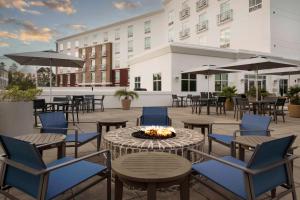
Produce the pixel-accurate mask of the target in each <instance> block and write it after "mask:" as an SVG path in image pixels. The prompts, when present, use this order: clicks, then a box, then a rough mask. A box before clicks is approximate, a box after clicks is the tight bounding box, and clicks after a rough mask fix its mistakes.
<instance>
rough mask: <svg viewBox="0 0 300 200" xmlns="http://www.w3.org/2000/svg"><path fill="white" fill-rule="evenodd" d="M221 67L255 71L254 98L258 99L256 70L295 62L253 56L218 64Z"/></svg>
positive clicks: (285, 65) (292, 65)
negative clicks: (222, 64) (221, 64)
mask: <svg viewBox="0 0 300 200" xmlns="http://www.w3.org/2000/svg"><path fill="white" fill-rule="evenodd" d="M220 67H221V68H223V69H236V70H244V71H255V72H256V77H255V79H256V80H255V82H256V100H258V80H257V79H258V70H264V69H276V68H285V67H297V64H294V63H289V62H286V61H284V60H282V59H278V58H266V57H261V56H258V57H254V58H249V59H243V60H240V61H237V62H233V63H230V64H226V65H224V66H220Z"/></svg>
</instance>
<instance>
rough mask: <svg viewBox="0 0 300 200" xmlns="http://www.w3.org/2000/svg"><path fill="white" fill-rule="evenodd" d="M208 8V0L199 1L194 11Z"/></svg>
mask: <svg viewBox="0 0 300 200" xmlns="http://www.w3.org/2000/svg"><path fill="white" fill-rule="evenodd" d="M206 7H208V0H199V1H197V3H196V11H197V12H199V11H201V10H203V9H204V8H206Z"/></svg>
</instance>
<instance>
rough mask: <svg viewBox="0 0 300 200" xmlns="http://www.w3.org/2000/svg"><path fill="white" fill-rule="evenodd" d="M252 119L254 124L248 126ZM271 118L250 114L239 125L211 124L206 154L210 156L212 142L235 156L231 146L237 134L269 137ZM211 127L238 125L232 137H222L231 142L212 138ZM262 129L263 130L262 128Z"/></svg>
mask: <svg viewBox="0 0 300 200" xmlns="http://www.w3.org/2000/svg"><path fill="white" fill-rule="evenodd" d="M251 118H253V120H254V121H253V122H254V123H256V124H250V123H249V122H248V121H249V119H250V120H251ZM271 120H272V118H271V117H269V116H260V115H251V114H244V115H243V118H242V121H241V123H238V122H233V123H218V122H216V123H213V124H211V128H210V129H209V132H208V153H209V154H210V153H211V151H212V141H214V142H217V143H219V144H222V145H224V146H227V147H229V148H230V149H231V155H235V147H234V146H233V145H234V144H233V140H234V138H235V137H236V136H237V134H238V133H240V135H263V136H270V132H271V130H270V129H269V125H270V123H271ZM261 121H265V124H262V125H257V123H258V122H261ZM213 125H230V126H232V125H238V126H239V127H240V129H239V130H235V131H234V132H233V135H231V136H228V135H223V137H224V138H226V139H227V140H230V141H231V142H223V141H222V140H218V139H216V138H214V137H212V135H213V133H212V128H213ZM262 127H263V128H262ZM217 135H222V134H217Z"/></svg>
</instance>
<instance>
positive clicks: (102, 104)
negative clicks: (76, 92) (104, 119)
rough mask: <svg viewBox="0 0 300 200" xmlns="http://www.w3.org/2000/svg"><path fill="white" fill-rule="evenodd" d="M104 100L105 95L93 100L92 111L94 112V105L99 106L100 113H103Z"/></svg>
mask: <svg viewBox="0 0 300 200" xmlns="http://www.w3.org/2000/svg"><path fill="white" fill-rule="evenodd" d="M104 98H105V95H102V96H101V98H100V99H96V98H95V99H94V107H93V110H94V111H95V109H96V105H99V106H100V111H101V112H103V111H104Z"/></svg>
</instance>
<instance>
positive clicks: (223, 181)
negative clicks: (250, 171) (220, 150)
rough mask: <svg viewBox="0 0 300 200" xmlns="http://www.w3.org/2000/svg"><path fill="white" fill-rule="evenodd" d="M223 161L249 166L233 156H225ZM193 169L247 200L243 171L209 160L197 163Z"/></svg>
mask: <svg viewBox="0 0 300 200" xmlns="http://www.w3.org/2000/svg"><path fill="white" fill-rule="evenodd" d="M221 159H223V160H226V161H229V162H231V163H235V164H237V165H241V166H243V167H245V166H246V165H247V164H246V163H245V162H243V161H240V160H238V159H235V158H233V157H231V156H225V157H222V158H221ZM192 169H193V170H194V171H196V172H198V173H199V174H201V175H203V176H205V177H206V178H208V179H210V180H211V181H213V182H214V183H216V184H218V185H220V186H221V187H223V188H225V189H227V190H229V191H231V192H232V193H234V194H236V195H237V196H239V197H240V198H242V199H247V194H246V190H245V181H244V173H243V171H242V170H239V169H236V168H233V167H231V166H228V165H225V164H223V163H220V162H218V161H215V160H209V161H205V162H202V163H197V164H194V165H193V166H192Z"/></svg>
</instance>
